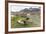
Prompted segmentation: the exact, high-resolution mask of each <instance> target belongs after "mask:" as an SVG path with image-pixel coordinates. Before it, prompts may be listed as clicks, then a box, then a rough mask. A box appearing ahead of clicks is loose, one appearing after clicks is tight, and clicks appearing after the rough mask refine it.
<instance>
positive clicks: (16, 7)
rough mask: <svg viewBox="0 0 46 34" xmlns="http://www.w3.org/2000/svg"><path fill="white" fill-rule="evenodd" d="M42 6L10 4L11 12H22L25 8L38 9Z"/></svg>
mask: <svg viewBox="0 0 46 34" xmlns="http://www.w3.org/2000/svg"><path fill="white" fill-rule="evenodd" d="M39 6H40V5H34V4H19V3H9V10H10V11H13V12H16V11H18V12H19V11H20V10H22V9H25V8H30V7H32V8H38V7H39Z"/></svg>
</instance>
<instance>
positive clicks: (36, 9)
mask: <svg viewBox="0 0 46 34" xmlns="http://www.w3.org/2000/svg"><path fill="white" fill-rule="evenodd" d="M39 12H40V8H25V9H23V10H20V11H19V12H13V11H12V12H11V15H26V14H27V13H30V14H31V13H39Z"/></svg>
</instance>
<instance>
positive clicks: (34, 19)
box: [11, 14, 40, 28]
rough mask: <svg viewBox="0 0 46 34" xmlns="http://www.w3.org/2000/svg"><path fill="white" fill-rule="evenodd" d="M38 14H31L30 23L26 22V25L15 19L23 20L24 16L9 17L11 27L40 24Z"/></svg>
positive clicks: (37, 25) (36, 25)
mask: <svg viewBox="0 0 46 34" xmlns="http://www.w3.org/2000/svg"><path fill="white" fill-rule="evenodd" d="M39 17H40V16H39V15H37V14H36V15H31V18H30V21H31V19H32V24H31V23H30V24H27V25H24V24H18V23H17V21H18V20H25V19H26V18H24V17H21V16H14V17H11V18H12V19H11V27H12V28H24V27H39V26H40V18H39Z"/></svg>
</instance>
